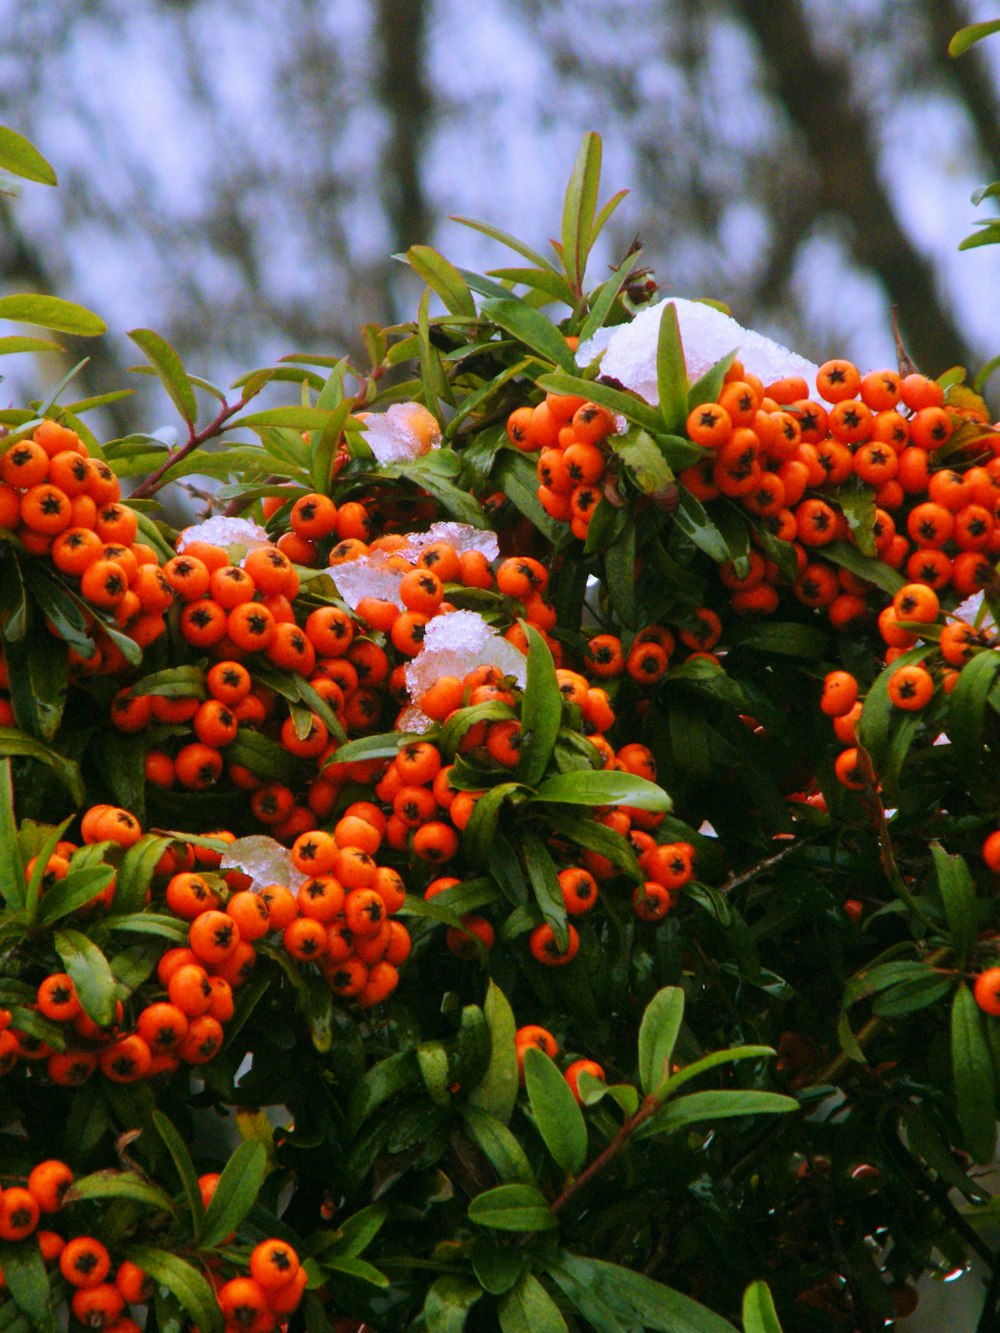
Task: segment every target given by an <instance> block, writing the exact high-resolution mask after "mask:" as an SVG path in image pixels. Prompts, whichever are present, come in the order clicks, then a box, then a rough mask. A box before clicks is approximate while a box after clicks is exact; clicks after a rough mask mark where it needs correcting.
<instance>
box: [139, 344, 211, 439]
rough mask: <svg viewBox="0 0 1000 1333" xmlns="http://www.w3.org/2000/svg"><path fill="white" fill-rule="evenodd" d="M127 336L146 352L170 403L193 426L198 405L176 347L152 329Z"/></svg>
mask: <svg viewBox="0 0 1000 1333" xmlns="http://www.w3.org/2000/svg"><path fill="white" fill-rule="evenodd" d="M128 336H129V337H130V338H131V339H132V341H133V342H134V343H135V345H136V346H137V347H138V348H139V350H140V351H141V352H144V353H145V355H146V357H147V359H148V360H149V363H150V365H151V366H152V367H153V369H154V371H155V372H156V374H157V376H158V378H159V381H160V383H161V384H162V385H163V387H164V389H166V391H167V395H168V397H169V398H170V400H171V402H172V403H173V404H174V406H175V407H176V408H177V411H178V412H180V414H181V416H182V417H183V418H184V420H185V421H186V422H187V424H188V425H189V426H191V427H193V426H194V423H195V418H196V417H197V415H198V404H197V403H196V402H195V397H194V389H193V388H192V387H191V381H190V380H189V379H188V376H187V371H186V370H185V369H184V363H183V361H182V360H181V359H180V357H179V356H178V355H177V352H176V351H175V349H174V348H173V347H171V345H170V343H168V342H167V340H166V339H165V338H161V337H160V335H159V334H158V333H154V332H153V330H152V329H132V330H131V331H130V332H129V335H128Z"/></svg>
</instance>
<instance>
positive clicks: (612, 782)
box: [529, 769, 671, 812]
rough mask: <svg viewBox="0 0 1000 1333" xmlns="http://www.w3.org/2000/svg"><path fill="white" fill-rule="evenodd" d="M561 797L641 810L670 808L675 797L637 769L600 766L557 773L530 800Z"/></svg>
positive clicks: (564, 800) (567, 801) (562, 801)
mask: <svg viewBox="0 0 1000 1333" xmlns="http://www.w3.org/2000/svg"><path fill="white" fill-rule="evenodd" d="M536 801H557V802H559V803H560V804H563V805H632V806H635V807H636V808H637V809H639V810H653V811H663V812H666V811H669V810H670V809H671V800H670V797H669V796H668V795H667V793H666V792H665V791H664V790H663V788H662V787H659V786H657V784H656V783H655V782H650V781H649V780H648V779H647V778H640V777H636V775H635V774H633V773H622V772H616V771H615V770H613V769H599V770H597V771H596V772H587V771H586V770H584V769H578V770H577V771H576V772H573V773H553V774H552V776H551V777H548V778H546V779H545V781H544V782H543V783H542V784H541V786H540V787H539V788H538V790H537V791H536V792H535V794H534V795H533V796H532V797H531V798H530V801H529V803H530V804H534V803H535V802H536Z"/></svg>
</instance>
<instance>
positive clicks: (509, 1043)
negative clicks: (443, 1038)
mask: <svg viewBox="0 0 1000 1333" xmlns="http://www.w3.org/2000/svg"><path fill="white" fill-rule="evenodd" d="M483 1013H484V1014H485V1015H486V1023H487V1026H488V1027H489V1030H490V1062H489V1064H488V1065H487V1067H486V1073H485V1074H484V1075H483V1077H482V1079H481V1080H480V1081H479V1083H478V1084H477V1086H476V1087H475V1088H473V1090H472V1092H471V1094H470V1096H469V1105H470V1106H472V1107H480V1108H481V1109H482V1110H483V1111H486V1112H488V1113H489V1115H490V1116H491V1117H493V1118H494V1119H496V1120H498V1121H499V1122H500V1123H501V1124H502V1125H508V1124H510V1118H511V1116H512V1115H513V1114H514V1107H515V1105H516V1104H517V1093H518V1072H517V1051H516V1049H515V1045H514V1036H515V1033H516V1031H517V1025H516V1022H515V1019H514V1011H513V1009H511V1007H510V1004H509V1002H508V1000H507V997H506V995H504V993H503V991H502V990H501V989H500V987H499V986H498V985H497V984H496V982H495V981H493V980H492V978H491V979H490V982H489V985H488V987H487V990H486V999H485V1001H484V1002H483Z"/></svg>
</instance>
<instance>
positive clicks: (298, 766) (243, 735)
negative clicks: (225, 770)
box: [226, 726, 302, 787]
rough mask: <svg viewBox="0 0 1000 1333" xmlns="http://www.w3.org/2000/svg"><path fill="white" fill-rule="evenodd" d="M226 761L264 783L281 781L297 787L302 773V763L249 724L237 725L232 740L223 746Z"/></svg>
mask: <svg viewBox="0 0 1000 1333" xmlns="http://www.w3.org/2000/svg"><path fill="white" fill-rule="evenodd" d="M226 759H227V760H228V761H229V762H230V763H235V764H243V765H245V767H247V768H249V769H250V770H251V771H252V772H253V773H256V775H257V777H259V778H263V779H264V781H265V782H283V783H285V785H286V786H289V787H297V786H298V785H299V780H300V777H301V774H302V763H301V761H300V760H298V759H296V758H295V756H294V755H291V754H289V753H288V751H287V750H286V749H284V748H283V747H282V746H281V745H279V743H278V742H277V741H273V740H271V738H270V737H269V736H264V735H262V734H261V733H260V732H259V731H254V730H253V729H252V728H250V727H245V726H243V727H240V729H239V731H238V732H237V733H236V739H235V740H232V741H230V743H229V745H228V746H227V747H226Z"/></svg>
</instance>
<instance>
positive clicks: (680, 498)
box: [674, 486, 731, 565]
mask: <svg viewBox="0 0 1000 1333" xmlns="http://www.w3.org/2000/svg"><path fill="white" fill-rule="evenodd" d="M674 520H675V522H676V523H677V526H678V528H680V530H681V532H683V533H684V535H685V536H686V537H689V538H690V539H691V541H693V542H694V544H695V546H697V547H698V548H699V550H702V551H704V552H705V554H706V555H707V556H711V558H712V559H713V560H714V561H715V562H716V564H719V565H723V564H725V563H726V561H727V560H729V559H730V558H731V556H730V550H729V547H728V546H727V545H726V541H725V538H724V537H723V535H722V533H721V532H720V531H719V529H718V528H717V527H716V525H715V524H714V523H713V521H712V520H711V519H710V518H709V516H708V512H707V511H706V509H705V506H704V505H703V504H702V503H701V501H700V500H699V499H698V498H697V497H696V496H694V495H692V494H691V492H690V491H689V490H688V488H687V487H686V486H678V488H677V512H676V514H675V515H674Z"/></svg>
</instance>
